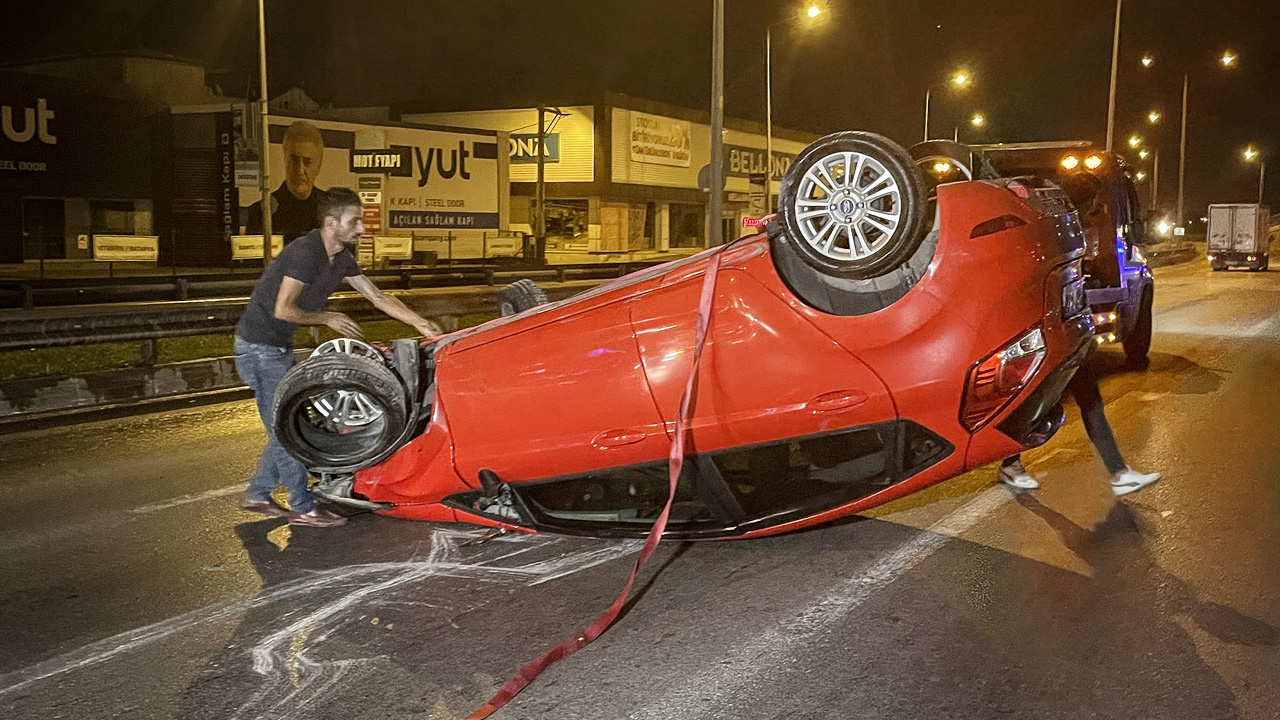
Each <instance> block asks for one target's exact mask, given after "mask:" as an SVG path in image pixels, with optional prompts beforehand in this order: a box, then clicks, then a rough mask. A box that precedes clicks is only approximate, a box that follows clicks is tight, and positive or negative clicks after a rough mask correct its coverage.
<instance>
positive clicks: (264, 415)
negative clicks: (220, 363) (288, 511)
mask: <svg viewBox="0 0 1280 720" xmlns="http://www.w3.org/2000/svg"><path fill="white" fill-rule="evenodd" d="M234 352H235V363H236V374H237V375H239V376H240V379H241V380H242V381H244V384H245V385H248V386H249V389H250V390H252V391H253V396H254V401H255V403H256V404H257V406H258V417H259V418H260V419H261V420H262V425H263V427H264V428H266V431H267V440H268V441H269V442H268V446H267V450H270V441H271V439H272V435H271V398H272V396H273V394H274V390H272V391H271V393H268V392H267V389H266V388H264V387H263V380H264V377H263V374H262V372H261V366H262V364H263V360H262V346H260V345H253V344H250V343H246V342H244V341H242V340H237V341H236V342H235V346H234ZM278 484H279V475H278V473H277V472H276V462H275V458H274V457H272V455H271V453H269V452H267V451H263V453H262V455H261V456H260V457H259V458H258V467H257V470H256V471H255V472H254V474H253V476H252V477H250V478H249V487H248V489H247V490H246V491H245V500H246V501H248V502H251V503H269V502H271V492H272V491H273V490H275V488H276V485H278Z"/></svg>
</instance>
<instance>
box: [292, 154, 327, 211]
mask: <svg viewBox="0 0 1280 720" xmlns="http://www.w3.org/2000/svg"><path fill="white" fill-rule="evenodd" d="M322 160H324V148H323V147H321V146H320V145H318V144H316V143H313V142H308V141H306V140H295V141H292V142H290V143H287V144H286V145H285V146H284V167H285V171H284V181H285V185H286V186H288V188H289V192H291V193H293V196H294V197H296V198H298V199H299V200H306V199H307V198H309V197H311V190H312V188H314V187H315V185H316V176H317V175H319V174H320V163H321V161H322Z"/></svg>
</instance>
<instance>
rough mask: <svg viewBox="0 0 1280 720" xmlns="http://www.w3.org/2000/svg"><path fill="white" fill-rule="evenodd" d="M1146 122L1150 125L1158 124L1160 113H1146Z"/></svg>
mask: <svg viewBox="0 0 1280 720" xmlns="http://www.w3.org/2000/svg"><path fill="white" fill-rule="evenodd" d="M1147 122H1149V123H1151V124H1152V125H1155V124H1156V123H1158V122H1160V111H1159V110H1152V111H1151V112H1149V113H1147Z"/></svg>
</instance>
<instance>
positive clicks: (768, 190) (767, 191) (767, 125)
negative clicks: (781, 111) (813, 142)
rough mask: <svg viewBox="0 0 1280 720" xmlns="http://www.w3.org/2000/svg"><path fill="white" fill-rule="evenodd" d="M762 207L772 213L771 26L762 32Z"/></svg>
mask: <svg viewBox="0 0 1280 720" xmlns="http://www.w3.org/2000/svg"><path fill="white" fill-rule="evenodd" d="M764 206H765V212H766V213H771V212H773V26H772V25H770V26H769V27H767V28H765V30H764Z"/></svg>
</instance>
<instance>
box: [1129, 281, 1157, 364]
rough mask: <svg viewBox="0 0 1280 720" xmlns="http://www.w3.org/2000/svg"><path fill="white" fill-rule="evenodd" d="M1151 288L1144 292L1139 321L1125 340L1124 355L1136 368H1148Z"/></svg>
mask: <svg viewBox="0 0 1280 720" xmlns="http://www.w3.org/2000/svg"><path fill="white" fill-rule="evenodd" d="M1152 297H1153V295H1152V292H1151V288H1150V287H1148V288H1147V289H1145V290H1143V291H1142V300H1141V301H1140V302H1139V303H1138V319H1137V322H1135V323H1134V325H1133V330H1132V331H1131V332H1130V333H1129V334H1128V335H1127V336H1126V337H1125V339H1124V354H1125V358H1126V359H1128V361H1129V365H1131V366H1132V367H1136V368H1146V367H1147V362H1148V361H1147V353H1148V352H1150V350H1151V301H1152Z"/></svg>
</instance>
